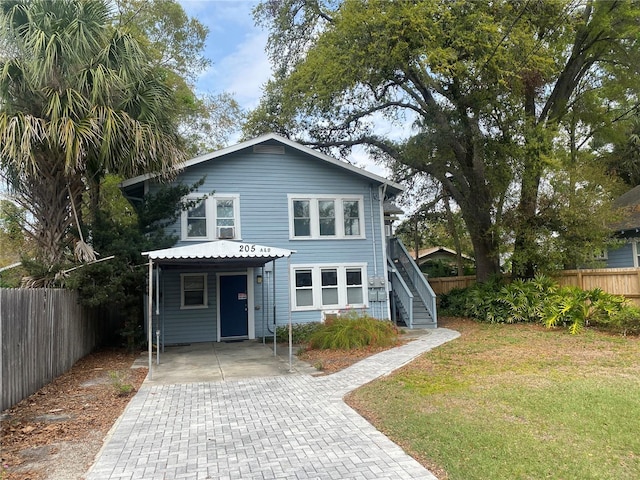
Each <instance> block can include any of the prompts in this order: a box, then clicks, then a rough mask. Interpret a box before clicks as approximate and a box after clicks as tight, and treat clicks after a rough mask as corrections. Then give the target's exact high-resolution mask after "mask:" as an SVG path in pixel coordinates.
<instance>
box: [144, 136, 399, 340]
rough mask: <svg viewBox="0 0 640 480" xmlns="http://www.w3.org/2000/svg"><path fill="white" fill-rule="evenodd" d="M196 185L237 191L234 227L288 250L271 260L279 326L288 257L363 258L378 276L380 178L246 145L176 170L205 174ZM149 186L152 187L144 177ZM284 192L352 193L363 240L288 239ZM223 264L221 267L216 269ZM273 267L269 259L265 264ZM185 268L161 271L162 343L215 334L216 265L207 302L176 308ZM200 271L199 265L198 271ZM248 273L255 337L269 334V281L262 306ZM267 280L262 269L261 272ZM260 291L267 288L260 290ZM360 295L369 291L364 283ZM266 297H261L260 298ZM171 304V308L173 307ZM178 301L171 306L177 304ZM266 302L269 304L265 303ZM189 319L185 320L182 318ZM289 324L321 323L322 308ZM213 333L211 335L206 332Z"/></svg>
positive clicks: (377, 306) (384, 309) (284, 316)
mask: <svg viewBox="0 0 640 480" xmlns="http://www.w3.org/2000/svg"><path fill="white" fill-rule="evenodd" d="M205 176H206V178H205V180H204V184H203V185H202V186H200V187H199V189H198V193H202V194H211V193H212V192H213V193H214V194H238V195H239V205H240V229H241V235H242V241H243V242H248V243H256V244H261V245H268V246H272V247H280V248H285V249H289V250H294V251H296V253H295V254H294V255H292V257H291V258H290V259H289V260H287V259H280V260H277V261H276V262H275V267H276V272H275V277H276V292H275V295H276V300H275V304H276V319H277V324H278V325H285V324H287V323H288V321H289V315H290V298H289V293H290V287H289V274H290V271H289V263H290V264H291V266H295V265H298V264H305V265H307V264H327V265H335V264H366V275H365V278H363V282H366V280H367V278H366V277H372V276H378V277H384V276H385V274H386V266H385V263H384V262H385V254H384V248H385V239H384V238H383V236H382V232H383V228H382V222H383V219H382V214H381V202H380V198H379V194H380V191H379V183H377V182H375V181H372V180H371V179H369V178H366V177H361V176H359V175H357V174H355V173H353V172H350V171H347V170H345V169H343V168H340V167H337V166H334V165H331V164H329V163H327V162H324V161H322V160H319V159H317V158H314V157H311V156H309V155H307V154H305V153H303V152H300V151H297V150H295V149H293V148H290V147H286V148H285V154H284V155H278V154H269V153H254V152H253V150H252V149H245V150H241V151H238V152H234V153H231V154H229V155H226V156H224V157H219V158H215V159H212V160H209V161H205V162H202V163H200V164H197V165H193V166H191V167H189V168H188V169H187V170H185V171H183V172H182V173H180V174H179V176H178V178H177V180H176V181H179V182H182V183H183V184H187V185H191V184H194V183H196V182H198V181H199V180H200V179H201V178H203V177H205ZM148 187H149V189H150V190H152V191H153V190H154V189H156V188H157V185H154V184H153V183H151V182H150V183H149V186H148ZM289 194H301V195H305V196H313V195H335V196H340V195H349V196H353V195H357V196H360V197H361V198H362V201H363V210H362V211H363V217H364V218H363V219H362V225H363V226H364V238H357V239H321V240H320V239H318V240H306V239H305V240H292V239H290V238H289V234H290V232H289V200H288V195H289ZM180 229H181V222H180V221H179V220H178V221H177V222H175V223H174V224H173V225H170V226H169V227H168V228H167V233H169V234H172V235H177V236H178V237H180V234H181V231H180ZM193 243H194V242H191V241H182V240H180V241H178V243H177V244H176V246H182V245H190V244H193ZM221 268H222V269H223V270H224V267H221ZM270 268H271V263H269V264H267V266H266V269H270ZM188 271H190V270H186V269H185V270H180V271H167V272H166V273H165V274H164V275H163V285H164V288H165V298H164V309H163V314H164V332H165V338H167V343H183V342H185V343H186V342H193V341H204V340H209V339H210V338H213V339H215V336H216V328H217V327H216V321H217V319H216V318H215V316H216V307H215V301H216V288H215V272H216V270H207V272H208V273H209V275H208V279H209V282H208V293H209V305H210V308H207V309H201V310H180V308H179V307H180V277H179V274H180V273H186V272H188ZM200 271H202V270H200ZM258 273H260V268H257V269H256V270H255V272H254V275H253V278H252V279H249V281H253V282H254V292H255V312H254V313H255V333H256V336H258V337H259V336H262V335H270V332H269V331H266V329H263V325H264V323H265V322H266V317H265V316H264V315H265V314H268V317H269V324H270V325H271V324H272V322H273V299H272V298H271V295H272V292H271V291H270V290H271V285H269V286H268V289H269V290H268V291H267V292H266V293H267V299H268V303H269V304H268V305H263V304H262V303H263V302H262V290H263V287H262V286H261V285H258V284H257V283H255V282H256V275H257V274H258ZM265 280H266V275H265ZM265 290H266V289H265ZM364 295H365V301H367V300H366V297H367V290H366V288H365V293H364ZM264 303H267V302H266V301H265V302H264ZM367 303H369V312H370V313H371V314H372V315H373V316H376V317H378V318H388V306H387V301H386V300H385V301H382V302H374V303H370V302H368V301H367ZM172 306H173V307H172ZM176 306H177V307H176ZM265 307H268V310H267V309H266V308H265ZM187 318H188V319H189V322H186V321H185V320H186V319H187ZM291 319H292V321H293V322H310V321H320V320H321V319H322V312H321V311H318V310H313V311H293V312H291ZM212 335H213V336H212Z"/></svg>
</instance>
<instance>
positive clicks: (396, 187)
mask: <svg viewBox="0 0 640 480" xmlns="http://www.w3.org/2000/svg"><path fill="white" fill-rule="evenodd" d="M273 141H275V142H279V143H281V144H283V145H285V146H288V147H290V148H293V149H295V150H298V151H299V152H302V153H304V154H306V155H309V156H311V157H313V158H316V159H318V160H321V161H324V162H327V163H329V164H331V165H334V166H337V167H340V168H343V169H345V170H347V171H349V172H352V173H355V174H357V175H360V176H361V177H364V178H368V179H369V180H373V181H375V182H377V183H380V184H386V185H387V188H388V189H390V190H391V192H392V193H400V192H402V191H404V187H403V186H402V185H400V184H399V183H396V182H393V181H391V180H389V179H386V178H384V177H381V176H379V175H376V174H374V173H371V172H368V171H367V170H364V169H362V168H358V167H356V166H354V165H351V164H350V163H347V162H344V161H342V160H338V159H336V158H333V157H330V156H329V155H325V154H324V153H322V152H319V151H317V150H314V149H313V148H309V147H306V146H304V145H301V144H299V143H297V142H294V141H293V140H290V139H288V138H286V137H283V136H280V135H277V134H275V133H267V134H265V135H261V136H259V137H256V138H254V139H252V140H247V141H245V142H240V143H237V144H236V145H232V146H230V147H226V148H222V149H220V150H216V151H215V152H210V153H206V154H204V155H200V156H199V157H195V158H192V159H191V160H187V161H186V162H184V163H182V164H181V165H178V166H177V167H176V170H184V169H185V168H189V167H191V166H193V165H198V164H200V163H202V162H206V161H209V160H214V159H216V158H220V157H224V156H225V155H229V154H231V153H235V152H238V151H240V150H244V149H246V148H251V147H254V146H256V145H259V144H262V143H266V142H273ZM156 177H158V174H157V173H147V174H144V175H138V176H137V177H133V178H129V179H127V180H124V181H123V182H122V184H121V187H123V188H126V187H130V186H132V185H135V184H137V183H141V182H144V181H145V180H150V179H152V178H156Z"/></svg>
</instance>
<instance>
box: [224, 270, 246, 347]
mask: <svg viewBox="0 0 640 480" xmlns="http://www.w3.org/2000/svg"><path fill="white" fill-rule="evenodd" d="M219 278H220V337H222V338H224V337H246V336H248V335H249V312H248V298H247V276H246V275H221V276H220V277H219Z"/></svg>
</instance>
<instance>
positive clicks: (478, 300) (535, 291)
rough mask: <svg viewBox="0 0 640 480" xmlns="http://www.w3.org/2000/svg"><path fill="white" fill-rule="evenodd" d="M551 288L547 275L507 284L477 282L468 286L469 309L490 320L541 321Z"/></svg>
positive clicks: (505, 321)
mask: <svg viewBox="0 0 640 480" xmlns="http://www.w3.org/2000/svg"><path fill="white" fill-rule="evenodd" d="M550 288H552V286H551V284H550V282H549V280H548V279H547V278H546V277H537V278H536V279H534V280H530V281H524V280H515V281H513V282H511V283H508V284H505V283H504V282H503V281H499V280H494V281H490V282H487V283H483V284H476V285H473V286H472V287H470V289H469V290H470V291H469V293H468V295H467V302H466V304H465V307H466V312H467V315H468V316H470V317H472V318H475V319H477V320H479V321H482V322H489V323H521V322H539V321H540V318H541V314H542V310H543V307H544V302H545V296H546V295H547V294H548V293H549V290H550Z"/></svg>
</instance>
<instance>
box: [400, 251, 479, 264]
mask: <svg viewBox="0 0 640 480" xmlns="http://www.w3.org/2000/svg"><path fill="white" fill-rule="evenodd" d="M438 253H440V254H445V255H446V256H450V257H455V256H456V255H457V253H456V251H455V250H452V249H450V248H447V247H429V248H423V249H420V250H419V251H418V258H417V261H418V263H424V262H426V261H427V260H429V259H430V258H431V257H433V256H435V255H436V254H438ZM415 255H416V254H415V251H414V252H411V256H412V257H413V258H414V260H415ZM461 256H462V258H464V259H465V260H473V258H471V257H470V256H469V255H465V254H464V253H463V254H462V255H461Z"/></svg>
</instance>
